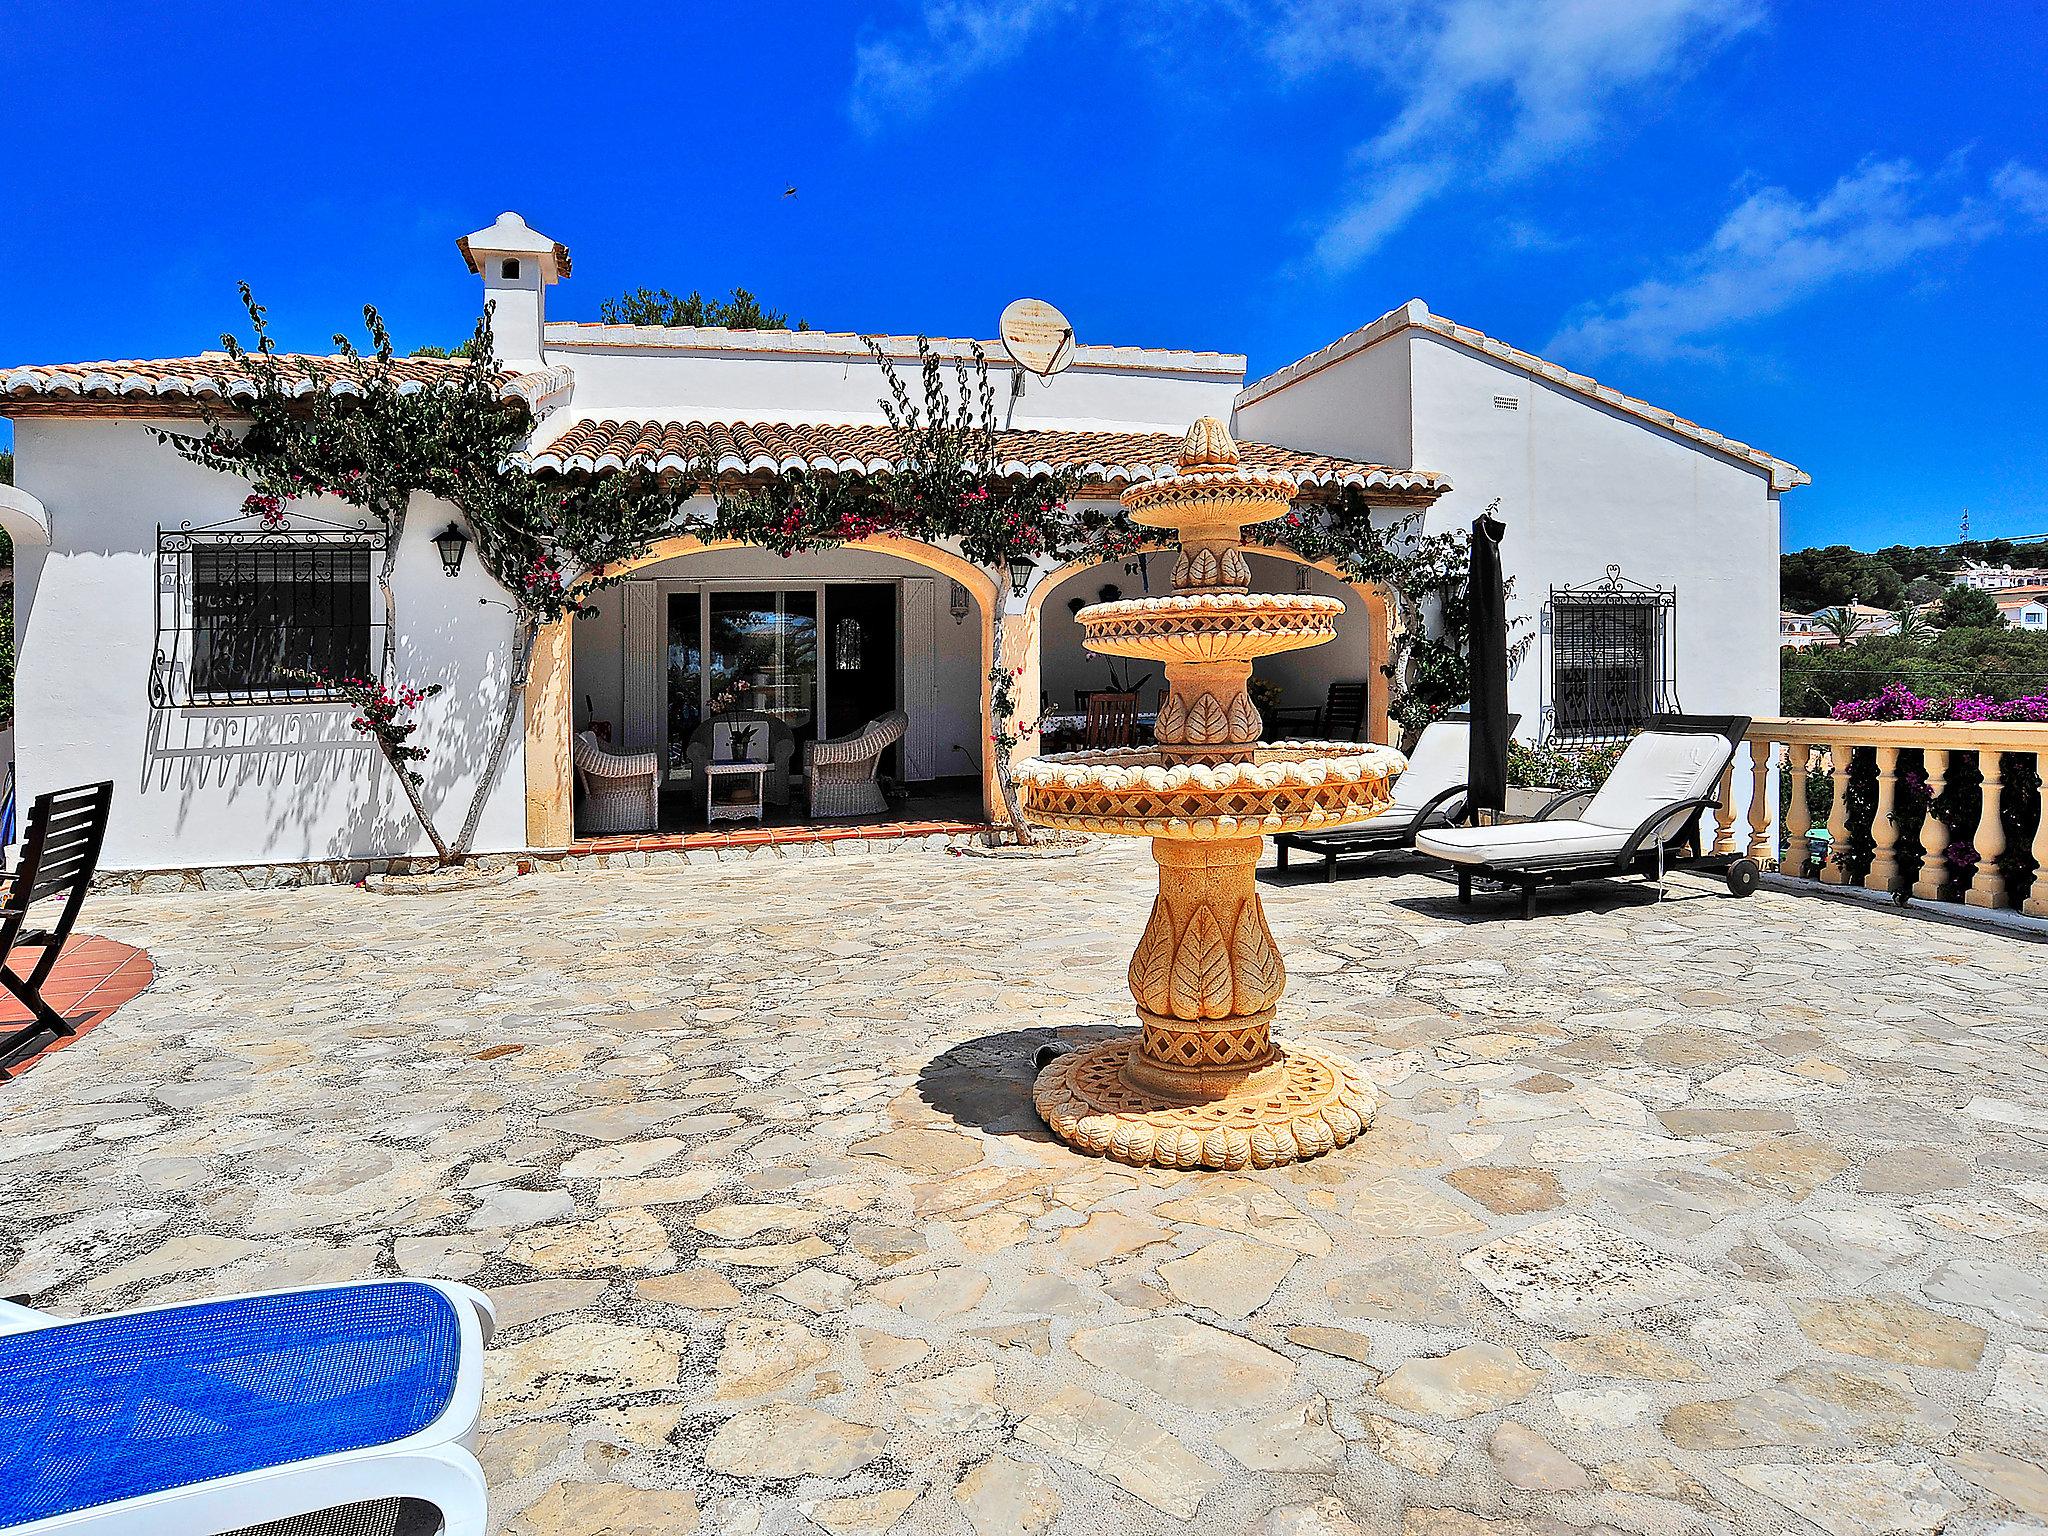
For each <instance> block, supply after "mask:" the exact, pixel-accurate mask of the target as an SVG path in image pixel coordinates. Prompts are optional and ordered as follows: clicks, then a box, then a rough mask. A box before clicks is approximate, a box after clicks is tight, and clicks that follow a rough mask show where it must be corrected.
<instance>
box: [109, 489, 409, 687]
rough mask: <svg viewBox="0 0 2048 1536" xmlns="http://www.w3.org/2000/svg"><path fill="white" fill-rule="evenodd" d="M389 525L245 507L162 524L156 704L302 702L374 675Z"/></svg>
mask: <svg viewBox="0 0 2048 1536" xmlns="http://www.w3.org/2000/svg"><path fill="white" fill-rule="evenodd" d="M384 546H385V536H384V531H383V529H382V528H380V527H376V526H373V525H369V524H363V525H349V524H343V523H335V522H329V521H326V520H324V519H318V518H311V517H305V516H298V517H295V518H294V519H293V521H292V523H291V524H290V525H289V526H284V527H275V528H273V527H267V526H265V525H264V524H263V522H262V520H261V518H260V517H258V516H254V515H244V516H238V517H232V518H227V519H224V520H223V521H221V522H218V523H212V524H208V525H205V526H202V527H194V526H193V525H192V524H191V523H189V522H187V523H180V524H178V525H177V526H176V527H163V526H161V525H160V526H159V527H158V528H157V532H156V565H157V581H156V649H155V654H154V658H153V660H152V663H151V666H150V674H149V700H150V704H151V706H152V707H153V708H156V709H184V708H192V707H203V706H207V705H231V704H302V703H319V702H323V701H328V700H334V699H337V698H339V694H338V693H337V692H336V688H335V685H336V684H337V683H339V682H340V681H343V680H345V679H350V678H370V677H375V676H376V675H377V672H378V669H379V661H378V658H379V656H380V654H381V652H382V647H383V639H384V627H385V626H384V620H383V614H382V610H381V608H380V607H379V606H378V605H377V603H376V601H375V593H376V586H375V568H376V565H377V563H378V561H379V560H380V559H381V557H382V555H383V552H384Z"/></svg>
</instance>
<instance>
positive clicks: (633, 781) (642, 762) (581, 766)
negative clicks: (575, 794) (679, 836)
mask: <svg viewBox="0 0 2048 1536" xmlns="http://www.w3.org/2000/svg"><path fill="white" fill-rule="evenodd" d="M575 761H576V777H577V778H578V779H579V780H581V781H582V784H583V815H582V816H581V818H579V819H580V821H581V823H582V826H581V830H582V831H585V832H597V833H602V832H652V831H654V830H656V829H657V828H658V827H659V826H660V825H661V759H660V758H659V757H657V756H656V755H655V754H654V753H652V752H625V753H620V752H607V751H606V750H605V749H604V746H603V745H602V744H601V743H600V742H599V741H598V739H597V737H595V736H594V735H592V734H591V733H590V732H589V731H578V732H577V733H576V746H575Z"/></svg>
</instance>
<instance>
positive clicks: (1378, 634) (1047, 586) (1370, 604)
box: [1024, 544, 1398, 742]
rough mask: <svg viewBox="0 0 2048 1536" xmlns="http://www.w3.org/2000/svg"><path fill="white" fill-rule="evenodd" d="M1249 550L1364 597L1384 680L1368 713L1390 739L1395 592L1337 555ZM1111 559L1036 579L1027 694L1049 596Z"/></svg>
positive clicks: (1373, 673)
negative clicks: (1362, 576)
mask: <svg viewBox="0 0 2048 1536" xmlns="http://www.w3.org/2000/svg"><path fill="white" fill-rule="evenodd" d="M1244 552H1245V553H1246V554H1248V555H1270V556H1272V557H1273V558H1274V559H1275V560H1285V561H1287V562H1289V563H1290V564H1293V565H1305V566H1308V567H1309V568H1310V569H1311V570H1317V571H1321V572H1322V573H1323V574H1324V575H1326V576H1331V577H1334V578H1336V580H1338V581H1340V582H1342V583H1343V584H1344V585H1345V586H1347V587H1349V588H1350V589H1351V590H1352V591H1353V592H1354V593H1356V594H1357V596H1358V600H1359V602H1360V603H1361V604H1362V605H1363V606H1364V609H1365V614H1366V630H1365V655H1366V666H1367V668H1368V669H1369V676H1370V677H1371V678H1373V679H1375V680H1376V681H1377V684H1378V686H1376V687H1373V688H1371V689H1370V690H1368V693H1369V697H1370V698H1371V701H1372V703H1371V708H1370V709H1369V710H1368V712H1367V714H1366V719H1365V725H1366V731H1367V733H1368V734H1369V735H1370V736H1371V737H1372V739H1373V740H1374V741H1378V742H1384V741H1386V740H1387V739H1388V737H1387V730H1388V720H1387V694H1388V686H1389V684H1390V683H1391V679H1389V678H1388V677H1387V673H1386V669H1387V663H1388V661H1389V660H1390V659H1391V658H1392V656H1393V652H1394V615H1395V614H1396V613H1397V612H1398V609H1397V608H1396V606H1395V603H1394V600H1393V594H1392V593H1391V592H1390V591H1388V589H1387V587H1386V586H1385V584H1384V583H1382V582H1377V581H1352V580H1350V579H1349V578H1347V577H1346V576H1345V574H1344V572H1343V571H1342V570H1340V569H1339V568H1338V566H1337V564H1336V562H1335V561H1333V560H1310V559H1308V558H1307V557H1305V556H1303V555H1299V554H1296V553H1295V552H1294V551H1293V550H1291V549H1286V548H1283V547H1281V546H1280V545H1277V544H1246V545H1245V546H1244ZM1172 553H1173V547H1172V546H1171V545H1167V544H1148V545H1146V546H1144V548H1142V549H1140V550H1135V551H1133V552H1132V555H1133V556H1135V555H1138V554H1147V555H1159V554H1164V555H1171V554H1172ZM1125 558H1127V559H1128V558H1132V556H1126V557H1125ZM1107 563H1109V562H1107V561H1103V560H1075V561H1072V562H1070V563H1068V564H1066V565H1063V566H1060V567H1059V568H1058V569H1056V570H1053V571H1049V572H1047V573H1046V574H1045V575H1044V576H1042V577H1040V578H1039V579H1038V580H1037V581H1036V582H1034V583H1033V584H1032V588H1031V595H1030V597H1029V598H1028V599H1027V600H1026V601H1025V605H1024V609H1025V618H1026V622H1027V629H1028V633H1029V635H1030V654H1031V662H1030V667H1031V672H1032V676H1033V680H1034V681H1033V688H1034V692H1033V693H1031V694H1029V695H1027V697H1034V698H1035V697H1036V696H1037V695H1036V692H1035V689H1036V682H1035V678H1036V675H1037V672H1038V657H1039V638H1040V636H1041V635H1042V634H1043V633H1044V629H1043V625H1042V622H1041V610H1042V609H1043V607H1044V605H1045V599H1046V597H1047V596H1048V595H1049V594H1050V593H1051V592H1052V590H1053V588H1055V587H1057V586H1058V585H1059V584H1060V583H1061V582H1063V581H1065V580H1066V579H1067V578H1068V577H1070V576H1077V575H1079V574H1080V573H1081V572H1082V571H1087V570H1093V569H1094V568H1095V567H1097V566H1099V565H1104V564H1107Z"/></svg>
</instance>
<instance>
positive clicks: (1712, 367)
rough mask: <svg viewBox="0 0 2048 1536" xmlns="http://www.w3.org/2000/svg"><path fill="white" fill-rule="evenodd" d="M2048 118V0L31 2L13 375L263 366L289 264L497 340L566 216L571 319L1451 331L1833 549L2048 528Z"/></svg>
mask: <svg viewBox="0 0 2048 1536" xmlns="http://www.w3.org/2000/svg"><path fill="white" fill-rule="evenodd" d="M2044 82H2048V6H2044V4H2043V3H2042V0H2027V3H1972V4H1968V5H1962V6H1939V7H1936V6H1928V5H1925V4H1924V3H1922V0H1913V3H1902V0H1869V3H1865V4H1862V5H1858V6H1856V7H1853V8H1847V7H1842V6H1839V5H1795V4H1790V3H1785V0H1776V3H1774V0H1286V3H1279V4H1254V3H1252V0H1174V3H1167V0H1009V3H1006V4H999V3H995V0H898V3H894V4H883V5H868V6H856V5H834V4H822V3H806V0H798V3H797V4H793V5H792V4H783V5H776V6H766V5H761V6H756V5H749V4H673V5H668V6H661V5H649V4H646V3H645V0H641V3H638V4H634V5H611V4H607V3H601V0H584V3H582V4H580V5H577V6H575V7H570V8H564V7H562V6H561V5H559V4H555V5H548V6H539V5H527V4H524V3H523V0H499V3H493V4H491V5H487V6H481V5H480V6H453V5H435V4H418V3H415V4H406V5H385V4H378V3H357V4H352V5H350V6H347V7H330V6H300V5H283V6H251V5H247V4H236V5H232V6H229V5H207V4H201V3H186V4H181V5H177V6H165V5H160V4H148V5H144V4H119V3H97V0H96V3H94V4H92V5H77V4H72V3H47V0H10V3H9V4H8V5H7V6H6V7H4V8H0V100H5V101H7V102H9V103H10V104H11V106H10V112H9V119H10V129H11V132H10V139H11V143H10V145H9V150H10V152H9V155H8V168H7V172H6V177H7V187H6V194H5V196H4V198H0V234H4V236H5V241H4V248H5V250H6V251H7V252H8V253H9V263H8V266H7V269H6V276H5V279H4V283H0V364H9V363H17V362H52V361H71V360H81V359H91V358H101V357H110V356H111V357H122V356H153V355H168V354H177V353H183V352H190V351H193V350H197V349H199V348H201V347H205V346H208V345H212V344H214V342H215V338H216V337H217V335H218V333H219V332H220V331H221V330H222V329H223V328H224V327H227V326H230V325H232V324H234V323H235V322H236V320H237V319H238V318H239V315H238V309H237V304H236V300H235V292H234V285H235V283H236V281H237V280H238V279H243V278H246V279H248V280H249V281H250V282H251V283H252V284H254V286H255V288H256V291H257V294H258V296H259V298H261V299H262V300H263V301H264V302H265V303H267V304H268V305H269V306H270V309H271V311H272V315H273V318H274V321H275V325H276V330H277V333H278V335H279V337H280V339H281V340H283V341H284V342H286V343H287V344H290V345H296V346H308V347H318V346H322V345H324V343H325V340H326V338H327V336H328V334H329V333H330V332H331V331H333V330H334V329H335V328H337V327H343V326H351V325H353V324H354V322H355V320H356V317H357V315H358V312H359V310H360V307H361V305H362V304H363V303H364V302H366V301H368V302H375V303H376V304H378V305H379V306H380V307H381V308H382V309H383V310H384V312H385V314H386V315H387V316H388V317H389V319H390V320H391V323H392V325H393V328H394V330H395V331H396V333H397V335H398V337H399V339H400V341H401V343H402V344H405V345H412V344H416V343H418V342H424V341H452V340H455V339H459V338H460V336H462V335H463V334H464V333H465V332H466V330H467V327H468V323H469V319H470V317H471V315H472V314H473V312H474V308H475V305H476V301H477V294H476V290H475V288H474V280H473V279H472V278H470V277H469V276H468V275H467V274H466V273H465V272H464V271H463V269H462V266H461V263H460V260H459V258H458V257H457V256H456V254H455V251H454V248H453V241H454V237H455V236H457V235H459V234H461V233H462V232H464V231H465V230H469V229H473V228H477V227H479V226H481V225H483V224H486V223H488V222H489V221H490V220H491V218H492V217H493V216H495V215H496V214H497V212H498V211H499V210H500V209H502V208H516V209H518V210H519V211H520V212H522V213H523V214H525V215H526V217H527V218H528V220H529V221H530V222H531V223H532V224H533V225H534V226H535V227H536V228H538V229H541V230H543V231H545V232H546V233H548V234H550V235H552V236H554V237H556V238H558V239H561V240H563V241H565V242H567V243H568V244H569V245H570V246H571V247H572V249H573V251H574V253H575V259H576V271H575V276H574V278H573V279H572V280H571V281H570V282H568V283H566V284H564V285H563V286H562V287H560V288H557V289H555V290H554V291H553V293H552V295H551V305H552V308H551V313H552V314H554V315H556V316H558V317H562V318H595V316H596V313H597V306H598V303H599V301H600V300H601V299H602V298H604V297H606V296H607V295H609V294H612V293H615V292H617V291H619V290H621V289H623V288H628V287H634V286H639V285H643V284H644V285H649V286H667V287H671V288H676V289H688V288H691V287H699V288H702V289H704V290H705V291H707V292H711V291H721V292H722V291H723V290H725V289H727V288H729V287H731V286H732V285H733V284H735V283H739V284H745V285H746V286H748V287H750V288H752V289H754V290H755V291H756V292H757V293H758V294H760V295H761V296H762V297H763V298H764V299H765V300H766V301H768V302H770V303H771V304H774V305H777V306H780V307H786V308H788V309H790V310H792V311H793V312H795V313H799V314H802V315H803V316H805V317H807V318H808V319H809V320H810V321H811V322H812V324H814V325H818V326H823V327H826V328H830V329H844V330H894V331H917V330H924V331H928V332H931V333H934V334H937V333H942V332H944V333H952V334H979V335H988V334H990V333H991V332H992V330H993V326H994V321H995V317H996V315H997V313H998V312H999V311H1000V309H1001V307H1002V305H1003V304H1004V303H1005V302H1006V301H1007V300H1009V299H1011V298H1014V297H1016V296H1017V295H1019V294H1023V293H1032V294H1037V295H1040V296H1043V297H1046V298H1049V299H1051V300H1053V301H1054V302H1055V303H1057V304H1059V305H1060V306H1061V307H1062V308H1064V309H1065V310H1066V311H1067V313H1068V314H1069V315H1070V316H1071V317H1072V318H1073V320H1074V322H1075V326H1076V329H1077V330H1078V332H1079V334H1080V336H1081V338H1082V339H1083V340H1084V341H1105V342H1107V341H1114V342H1124V343H1131V344H1145V345H1160V346H1189V347H1207V348H1216V349H1222V350H1232V351H1238V350H1241V351H1245V352H1248V353H1249V354H1250V356H1251V367H1252V371H1253V374H1254V375H1255V376H1256V375H1257V374H1259V373H1263V372H1267V371H1270V370H1271V369H1273V368H1276V367H1279V366H1280V365H1282V364H1284V363H1286V362H1288V361H1290V360H1292V359H1293V358H1295V357H1297V356H1299V355H1301V354H1302V353H1304V352H1306V351H1309V350H1312V349H1313V348H1314V347H1316V346H1318V345H1320V344H1322V343H1323V342H1325V341H1328V340H1329V339H1331V338H1332V337H1334V336H1336V335H1339V334H1341V333H1342V332H1343V331H1345V330H1348V329H1350V328H1351V327H1353V326H1356V325H1358V324H1361V323H1363V322H1364V321H1366V320H1369V319H1371V318H1372V317H1374V316H1375V315H1378V314H1380V313H1381V312H1383V311H1384V310H1386V309H1388V308H1391V307H1392V306H1393V305H1395V304H1397V303H1400V302H1401V301H1403V300H1405V299H1407V298H1410V297H1411V296H1419V297H1421V298H1423V299H1425V300H1426V301H1427V302H1428V303H1429V304H1430V306H1431V307H1432V308H1433V309H1435V310H1436V311H1437V312H1438V313H1441V314H1445V315H1449V316H1451V317H1452V318H1454V319H1456V320H1459V321H1461V322H1463V323H1465V324H1468V325H1474V326H1477V327H1479V328H1481V329H1483V330H1486V331H1489V332H1491V333H1493V334H1494V335H1497V336H1500V337H1502V338H1503V339H1505V340H1507V341H1510V342H1512V343H1514V344H1516V345H1519V346H1525V347H1529V348H1531V349H1533V350H1536V351H1539V352H1543V353H1544V354H1545V355H1547V356H1550V357H1553V358H1555V359H1556V360H1557V361H1559V362H1561V363H1564V364H1566V365H1567V366H1570V367H1573V368H1577V369H1581V370H1583V371H1586V372H1590V373H1593V374H1594V375H1595V376H1597V377H1599V378H1601V379H1602V380H1604V381H1606V382H1609V383H1612V384H1614V385H1616V386H1618V387H1620V388H1622V389H1625V390H1628V391H1630V392H1631V393H1635V394H1640V395H1643V396H1645V397H1646V398H1648V399H1650V400H1652V401H1654V402H1656V403H1657V404H1659V405H1662V406H1667V407H1669V408H1671V409H1673V410H1677V411H1679V412H1681V413H1683V414H1686V415H1689V416H1692V417H1694V418H1696V419H1698V420H1700V421H1703V422H1705V423H1707V424H1708V425H1710V426H1712V427H1714V428H1716V429H1718V430H1720V431H1723V432H1726V433H1729V434H1730V435H1732V436H1735V437H1739V438H1742V439H1745V440H1747V441H1750V442H1753V443H1755V444H1757V445H1758V446H1760V447H1763V448H1765V449H1767V450H1769V451H1771V452H1773V453H1777V454H1780V455H1782V456H1784V457H1787V458H1790V459H1792V460H1793V461H1795V462H1796V463H1798V464H1800V465H1801V466H1803V467H1804V468H1806V469H1808V470H1809V471H1810V472H1811V473H1812V474H1813V476H1814V481H1815V483H1814V484H1813V485H1812V486H1811V487H1808V488H1806V489H1804V490H1801V491H1797V492H1794V493H1792V494H1790V495H1789V496H1788V497H1787V498H1786V502H1785V507H1786V519H1785V521H1786V542H1787V545H1788V547H1795V546H1798V545H1801V544H1805V543H1811V542H1831V541H1836V540H1840V541H1846V542H1854V543H1858V544H1862V545H1864V546H1866V547H1868V546H1872V545H1877V544H1883V543H1886V542H1890V541H1893V540H1907V541H1922V540H1925V541H1934V540H1941V539H1947V538H1952V537H1954V531H1955V527H1956V520H1957V517H1958V514H1959V513H1960V511H1961V509H1962V508H1963V507H1964V506H1968V507H1969V508H1970V515H1971V525H1972V529H1973V531H1974V532H1976V533H1978V534H1979V535H1980V536H1983V535H1993V534H1998V533H2014V534H2018V533H2032V532H2048V369H2044V366H2043V361H2042V360H2043V359H2044V358H2048V299H2044V297H2043V295H2044V291H2048V284H2044V283H2043V274H2044V272H2048V85H2044ZM792 183H793V184H795V186H796V187H797V195H796V196H795V197H794V198H787V197H784V196H783V195H782V193H783V189H784V187H785V186H786V185H788V184H792ZM0 430H4V428H0Z"/></svg>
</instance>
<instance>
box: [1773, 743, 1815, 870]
mask: <svg viewBox="0 0 2048 1536" xmlns="http://www.w3.org/2000/svg"><path fill="white" fill-rule="evenodd" d="M1812 767H1813V747H1812V745H1811V744H1810V743H1808V742H1803V741H1788V742H1787V743H1785V777H1786V779H1788V780H1789V781H1790V782H1791V785H1792V792H1791V795H1790V796H1789V797H1788V799H1787V801H1786V805H1785V853H1784V857H1783V859H1782V860H1781V861H1780V863H1781V867H1785V866H1789V867H1790V869H1791V871H1792V873H1793V874H1795V875H1803V874H1805V873H1806V834H1807V833H1809V832H1811V831H1812V830H1813V808H1812V807H1811V806H1810V805H1808V804H1807V803H1806V775H1807V772H1808V770H1810V769H1811V768H1812Z"/></svg>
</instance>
